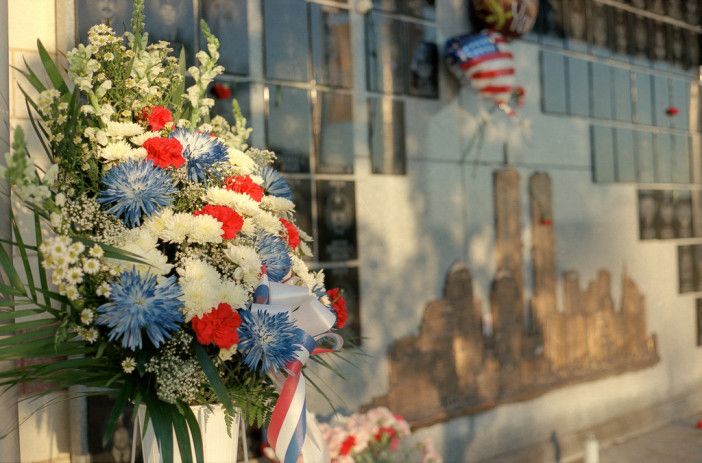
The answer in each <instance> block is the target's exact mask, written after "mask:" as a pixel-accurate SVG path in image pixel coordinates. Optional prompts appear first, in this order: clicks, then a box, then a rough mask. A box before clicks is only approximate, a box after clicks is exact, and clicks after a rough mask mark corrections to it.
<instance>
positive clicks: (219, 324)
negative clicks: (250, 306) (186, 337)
mask: <svg viewBox="0 0 702 463" xmlns="http://www.w3.org/2000/svg"><path fill="white" fill-rule="evenodd" d="M190 323H191V324H192V326H193V330H194V331H195V335H196V336H197V342H199V343H200V344H203V345H205V346H206V345H208V344H212V343H214V344H215V345H216V346H217V347H219V348H220V349H229V348H230V347H232V346H233V345H234V344H236V343H237V342H239V334H238V333H237V331H236V330H237V328H239V326H241V317H240V316H239V313H238V312H237V311H235V310H232V306H230V305H229V304H225V303H224V302H222V303H221V304H219V305H218V306H217V308H216V309H214V310H212V312H210V313H208V314H205V315H203V316H202V317H195V318H193V319H192V321H191V322H190Z"/></svg>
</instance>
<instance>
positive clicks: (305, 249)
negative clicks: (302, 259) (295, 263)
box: [298, 241, 312, 257]
mask: <svg viewBox="0 0 702 463" xmlns="http://www.w3.org/2000/svg"><path fill="white" fill-rule="evenodd" d="M298 249H299V250H300V252H301V253H302V255H303V256H308V257H312V248H310V245H309V244H307V243H305V242H304V241H300V245H299V246H298Z"/></svg>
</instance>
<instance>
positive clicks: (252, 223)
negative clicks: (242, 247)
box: [241, 217, 256, 236]
mask: <svg viewBox="0 0 702 463" xmlns="http://www.w3.org/2000/svg"><path fill="white" fill-rule="evenodd" d="M241 234H243V235H248V236H254V235H255V234H256V220H254V219H253V218H252V217H244V224H243V225H242V226H241Z"/></svg>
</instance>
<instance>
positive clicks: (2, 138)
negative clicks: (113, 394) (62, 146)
mask: <svg viewBox="0 0 702 463" xmlns="http://www.w3.org/2000/svg"><path fill="white" fill-rule="evenodd" d="M7 15H8V12H7V0H0V154H3V155H4V153H5V152H7V151H8V150H9V146H8V145H7V141H8V140H9V139H10V109H9V98H10V91H9V90H10V83H9V79H10V66H9V37H8V32H7V29H8V22H7ZM2 160H4V156H0V162H4V161H2ZM0 188H2V189H3V193H4V194H3V195H0V210H2V211H3V213H2V214H0V237H2V238H4V239H9V238H10V236H11V227H10V222H9V220H8V214H7V213H6V212H7V210H8V209H9V207H10V202H9V201H8V200H7V196H8V195H9V190H8V189H7V187H6V186H5V185H0ZM12 366H14V365H13V364H12V363H10V364H9V365H7V364H3V363H0V370H3V369H5V368H8V367H12ZM0 410H2V412H0V433H2V434H4V433H6V432H8V431H9V430H11V429H14V431H13V432H11V433H10V434H9V435H7V436H6V437H5V438H4V439H2V440H0V462H17V461H20V452H19V431H18V424H17V423H18V415H17V391H16V390H15V389H11V390H9V391H6V392H5V393H4V394H2V395H0Z"/></svg>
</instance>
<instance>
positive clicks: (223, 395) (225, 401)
mask: <svg viewBox="0 0 702 463" xmlns="http://www.w3.org/2000/svg"><path fill="white" fill-rule="evenodd" d="M193 350H194V351H195V356H196V357H197V359H198V361H199V362H200V367H201V368H202V371H204V372H205V376H207V379H208V381H209V382H210V386H211V387H212V390H214V391H215V394H217V398H218V399H219V401H220V402H222V405H224V408H225V409H226V410H227V413H229V414H234V404H233V403H232V398H231V397H230V396H229V393H228V392H227V388H226V387H224V383H222V378H220V377H219V373H217V369H216V368H215V366H214V364H213V363H212V359H210V356H209V355H207V351H206V350H205V348H204V347H202V345H201V344H200V343H198V342H197V341H196V340H193Z"/></svg>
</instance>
